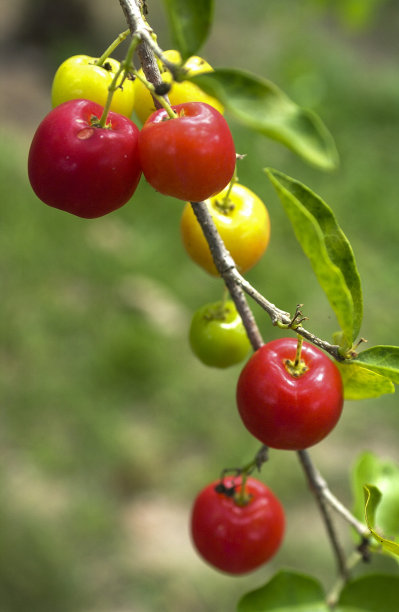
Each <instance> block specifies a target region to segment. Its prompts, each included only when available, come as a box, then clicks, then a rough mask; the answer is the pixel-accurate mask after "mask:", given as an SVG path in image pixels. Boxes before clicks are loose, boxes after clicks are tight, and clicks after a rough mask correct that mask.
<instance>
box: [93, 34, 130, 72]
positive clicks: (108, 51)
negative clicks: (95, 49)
mask: <svg viewBox="0 0 399 612" xmlns="http://www.w3.org/2000/svg"><path fill="white" fill-rule="evenodd" d="M129 34H130V30H125V31H124V32H121V33H120V34H119V36H118V38H116V39H115V40H114V42H113V43H111V44H110V46H109V47H108V48H107V49H106V50H105V51H104V53H103V54H102V56H101V57H99V58H98V59H97V60H96V61H95V62H94V63H95V64H96V65H97V66H102V65H103V64H104V62H105V60H106V59H107V58H108V57H109V56H110V55H111V53H112V52H113V51H114V50H115V49H116V47H117V46H118V45H120V44H121V42H123V41H124V40H125V38H127V37H128V36H129Z"/></svg>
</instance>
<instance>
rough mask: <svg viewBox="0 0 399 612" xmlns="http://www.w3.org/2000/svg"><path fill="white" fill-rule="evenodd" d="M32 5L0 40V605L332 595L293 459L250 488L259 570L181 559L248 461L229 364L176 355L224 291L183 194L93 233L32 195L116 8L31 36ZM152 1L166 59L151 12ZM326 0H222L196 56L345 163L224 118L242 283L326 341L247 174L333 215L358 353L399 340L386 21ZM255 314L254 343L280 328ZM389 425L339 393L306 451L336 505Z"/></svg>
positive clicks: (140, 610) (385, 8)
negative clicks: (245, 205)
mask: <svg viewBox="0 0 399 612" xmlns="http://www.w3.org/2000/svg"><path fill="white" fill-rule="evenodd" d="M42 4H43V6H44V4H45V3H44V2H43V3H32V2H25V3H23V2H22V0H20V1H18V2H16V7H14V8H13V9H11V8H10V9H9V12H8V13H7V12H6V24H7V27H5V26H4V24H3V26H2V31H1V34H2V44H1V49H2V53H4V57H5V58H6V61H3V62H2V66H1V68H0V78H1V94H0V104H1V111H2V112H1V117H2V121H1V148H0V202H1V206H0V286H1V296H2V299H1V300H0V389H1V395H0V406H1V409H0V453H1V457H2V461H1V463H0V484H1V486H0V498H1V503H0V550H1V551H2V552H1V554H0V612H25V611H26V610H28V609H29V610H30V612H50V611H51V612H64V611H65V612H72V611H74V612H77V611H80V610H82V611H83V612H94V610H96V612H153V611H154V612H155V611H158V610H165V611H167V612H186V611H187V610H190V611H192V612H208V611H209V612H214V611H216V610H217V611H218V612H231V610H234V608H235V604H236V601H237V599H238V597H239V596H240V595H241V594H243V593H244V592H246V591H247V590H249V589H251V588H253V587H256V586H259V585H261V584H262V583H263V582H264V581H265V580H266V579H267V578H268V577H270V576H271V575H273V573H274V572H275V571H276V570H277V569H278V568H279V567H291V568H296V569H299V570H301V571H309V572H314V573H315V575H316V576H317V577H318V578H320V579H321V580H322V581H323V582H324V583H325V584H326V585H331V583H332V581H333V578H334V574H335V566H334V560H333V559H332V557H331V554H330V549H329V545H328V542H327V540H326V537H325V534H324V531H323V527H322V525H321V522H320V519H319V517H318V514H317V510H316V508H315V506H314V504H313V500H312V498H311V495H310V494H309V492H308V491H307V487H306V484H305V482H304V478H303V476H302V474H301V471H300V468H299V465H298V464H297V461H296V458H295V455H293V454H291V453H284V452H277V451H275V452H272V453H271V459H270V462H269V463H268V464H267V465H265V467H264V469H263V471H262V476H261V477H262V479H264V480H265V482H267V483H268V484H269V485H270V486H271V487H272V488H273V489H274V490H275V492H276V493H277V494H278V495H279V496H280V498H281V500H282V502H283V504H284V505H285V507H286V511H287V522H288V525H287V535H286V539H285V542H284V545H283V547H282V549H281V551H280V552H279V554H278V556H277V557H276V558H275V560H274V561H273V562H272V563H271V564H269V565H268V566H267V567H264V568H262V569H260V570H259V571H257V572H255V573H254V574H252V575H250V576H246V577H242V578H238V579H233V578H230V577H228V576H224V575H221V574H218V573H216V572H214V571H213V570H212V569H211V568H208V567H207V566H206V565H204V564H203V563H202V561H200V560H199V559H198V558H197V556H196V554H195V553H194V551H193V550H192V547H191V544H190V541H189V535H188V519H189V511H190V505H191V503H192V499H193V497H194V496H195V494H196V493H197V491H198V490H199V489H200V488H202V487H203V486H204V485H205V484H207V483H208V481H210V480H211V479H214V478H216V477H217V476H218V474H219V472H220V470H221V469H222V468H223V467H227V466H236V465H241V464H242V463H244V462H246V461H248V460H249V459H250V458H251V457H252V456H253V454H254V453H255V452H256V450H257V448H258V444H257V443H256V442H255V441H254V440H253V439H252V438H251V437H250V435H249V434H248V433H247V432H246V431H244V430H243V428H242V426H241V423H240V421H239V417H238V415H237V411H236V408H235V401H234V392H235V383H236V379H237V376H238V374H239V372H240V366H237V367H234V368H232V369H230V370H228V371H222V372H219V371H214V370H210V369H207V368H205V366H202V365H201V364H199V363H198V362H197V361H196V360H195V358H194V357H193V356H192V355H191V353H190V351H189V347H188V342H187V326H188V324H189V321H190V317H191V313H192V312H193V311H194V310H195V309H196V308H198V307H199V306H201V305H202V304H203V303H205V302H207V301H213V300H216V299H219V297H220V295H221V293H222V287H221V284H220V282H219V281H218V280H215V279H212V278H210V277H208V276H207V275H206V274H205V273H204V272H203V271H202V270H200V269H199V268H196V267H195V266H194V264H193V263H192V262H191V261H189V260H188V259H187V257H186V256H185V253H184V252H183V248H182V246H181V243H180V238H179V218H180V214H181V203H180V202H178V201H175V200H173V199H166V198H164V197H162V196H159V195H158V194H156V193H155V192H153V191H152V189H151V188H149V187H148V186H147V185H146V184H145V183H144V181H142V182H141V184H140V186H139V189H138V191H137V192H136V194H135V196H134V198H133V199H132V201H131V203H129V204H128V205H126V206H125V207H124V208H123V209H121V210H120V211H117V212H115V213H113V214H111V215H109V216H107V217H105V218H103V219H98V220H93V221H84V220H80V219H77V218H76V219H75V218H73V217H71V216H68V215H66V214H63V213H61V212H60V211H56V210H53V209H50V208H48V207H46V206H44V205H42V204H41V203H40V202H39V201H38V200H37V198H36V197H35V196H34V194H33V193H32V191H31V189H30V186H29V184H28V180H27V176H26V157H27V152H28V149H29V143H30V140H31V138H32V135H33V132H34V130H35V128H36V125H37V123H38V122H39V121H40V119H41V118H42V117H43V116H44V114H45V113H46V112H48V110H49V109H50V101H49V87H50V84H51V79H52V75H53V72H54V70H55V68H56V67H57V65H58V63H60V62H61V61H62V60H63V59H64V58H65V57H67V56H68V55H71V54H74V53H88V54H92V55H98V54H99V53H100V52H101V51H102V50H103V48H105V47H106V46H107V45H108V44H109V42H110V41H111V40H112V39H113V38H114V37H115V36H116V35H117V34H118V33H119V32H120V31H122V30H123V29H124V28H125V23H124V21H123V15H122V12H121V10H120V8H119V4H118V3H116V2H115V3H114V4H115V6H109V3H105V2H99V3H94V2H89V1H88V0H87V2H81V3H80V4H79V3H77V4H78V10H79V11H81V13H82V15H83V14H86V12H87V14H88V15H89V17H90V19H89V21H88V22H87V21H85V20H83V19H82V23H83V25H82V24H80V27H76V30H75V29H73V28H70V29H69V30H68V31H65V28H64V29H63V28H62V26H61V24H62V20H61V19H59V20H57V19H56V20H54V22H53V21H52V22H51V24H50V25H51V27H50V26H49V25H48V24H47V26H46V24H45V23H44V22H43V20H42V25H41V27H42V31H41V35H40V36H39V37H36V39H34V38H32V37H31V38H29V36H27V34H26V30H24V28H23V27H22V26H21V23H20V17H19V15H20V14H21V13H18V11H17V9H19V10H22V9H23V10H25V11H28V13H27V14H28V15H29V11H32V10H33V12H35V11H38V10H39V8H40V7H41V6H42ZM72 4H76V3H72ZM148 4H149V9H150V16H149V18H150V21H151V23H152V24H153V26H154V27H155V29H156V30H157V32H158V33H159V42H160V44H161V46H162V47H164V48H168V47H169V46H170V39H169V36H168V32H167V29H166V27H165V19H164V17H163V15H162V13H161V10H162V7H161V3H160V2H156V1H150V2H149V3H148ZM327 4H328V3H325V2H324V3H323V2H316V1H315V0H313V1H311V0H301V1H299V2H294V1H292V0H284V1H283V0H279V1H278V0H274V1H271V0H270V1H269V2H268V3H263V2H257V3H247V5H246V6H245V11H244V10H243V8H242V3H241V2H239V1H238V0H219V2H217V3H216V15H215V24H214V27H213V30H212V34H211V37H210V39H209V41H208V42H207V44H206V46H205V48H204V49H203V50H202V54H203V55H204V56H206V57H207V59H208V60H209V61H210V63H211V64H212V65H214V66H227V65H230V66H231V65H234V66H237V67H243V68H246V69H251V70H252V71H254V72H257V73H258V74H261V75H263V76H266V77H268V78H270V79H271V80H274V81H275V82H276V83H277V84H278V85H279V86H280V87H281V88H282V89H284V90H285V91H286V92H287V93H288V94H289V95H290V96H291V97H292V98H293V99H295V100H296V101H297V102H298V103H300V104H303V105H305V106H310V107H312V108H313V109H315V110H316V111H317V112H318V113H319V114H320V115H321V116H322V118H323V120H324V121H325V122H326V124H327V125H328V126H329V128H330V130H331V131H332V133H333V134H334V136H335V138H336V142H337V146H338V149H339V152H340V155H341V166H340V168H339V169H338V170H337V171H336V172H335V173H332V174H323V173H320V172H319V171H317V170H315V169H313V168H311V167H308V166H306V165H305V164H304V163H303V162H302V161H300V160H298V159H297V158H295V157H294V155H293V154H291V153H290V152H288V151H286V150H285V149H284V148H283V147H281V146H280V145H278V144H276V143H273V142H271V141H269V140H266V139H263V138H261V137H258V136H254V135H253V134H250V133H248V132H246V131H245V130H243V129H242V128H241V127H240V126H239V125H238V124H236V123H234V122H231V127H232V130H233V133H234V137H235V140H236V146H237V150H238V151H239V152H240V153H245V154H246V158H245V160H244V161H243V162H241V164H240V167H239V177H240V180H241V182H243V183H244V184H246V185H248V186H249V187H250V188H251V189H253V190H254V191H255V192H256V193H258V195H260V196H261V197H262V199H263V200H264V201H265V203H266V204H267V206H268V209H269V212H270V216H271V221H272V239H271V244H270V247H269V249H268V251H267V253H266V255H265V257H264V259H263V260H262V262H261V263H260V264H259V265H258V266H257V267H256V268H255V269H254V270H252V271H251V272H249V273H248V279H249V280H250V281H251V282H253V284H254V285H255V286H256V287H257V288H258V289H259V290H260V291H262V292H263V293H264V294H265V295H266V296H267V297H268V299H270V300H271V301H272V302H274V303H276V304H277V305H278V306H279V307H281V308H283V309H285V310H288V311H291V312H292V311H293V310H294V309H295V305H296V304H297V303H298V302H303V303H304V304H305V306H304V311H305V313H306V315H307V316H309V318H310V320H309V322H308V327H309V329H311V330H312V331H314V332H315V333H316V334H318V335H320V336H322V337H324V338H326V339H329V338H330V336H331V333H332V332H333V331H335V329H336V322H335V320H334V315H333V314H332V313H331V311H330V309H329V307H328V304H327V302H326V300H325V298H324V296H323V295H322V294H321V291H320V289H319V287H318V285H317V283H316V281H315V280H314V278H313V276H312V273H311V270H310V268H309V266H308V264H307V261H306V260H305V258H304V257H303V255H302V253H301V251H300V248H299V247H298V245H297V244H296V242H295V239H294V236H293V232H292V229H291V228H290V226H289V224H288V221H287V219H286V218H285V216H284V213H283V212H282V209H281V207H280V204H279V202H278V200H277V198H276V196H275V194H274V192H273V189H272V187H271V186H270V185H269V184H268V182H267V179H266V177H265V175H264V174H263V172H262V168H263V167H265V166H272V167H275V168H278V169H280V170H282V171H283V172H286V173H287V174H289V175H291V176H293V177H295V178H298V179H299V180H302V181H303V182H305V183H306V184H308V185H309V186H310V187H312V188H313V189H314V190H315V191H316V192H317V193H319V194H320V195H321V196H322V197H323V198H324V199H325V200H326V201H327V202H328V203H329V204H330V205H331V206H332V208H333V210H334V211H335V213H336V215H337V218H338V221H339V223H340V224H341V226H342V228H343V229H344V231H345V233H346V235H347V236H348V238H349V239H350V241H351V243H352V245H353V248H354V251H355V255H356V258H357V262H358V266H359V270H360V274H361V278H362V281H363V288H364V295H365V316H364V325H363V329H362V335H363V336H364V337H366V338H367V339H368V341H369V344H370V346H371V345H373V344H396V345H398V344H399V322H398V317H397V296H398V292H397V278H398V275H399V259H398V257H397V255H398V238H399V229H398V222H397V219H398V216H397V206H398V199H399V190H398V178H397V177H398V170H399V162H398V159H399V155H398V154H399V144H398V143H399V79H398V68H397V37H396V32H397V27H398V25H399V10H398V7H397V5H396V4H395V2H385V3H382V6H381V8H380V9H379V10H378V11H377V12H376V14H375V16H374V18H373V20H371V21H370V22H368V23H367V24H365V25H364V26H363V27H361V28H360V27H354V26H353V25H352V26H350V25H349V24H348V22H347V21H343V20H342V19H341V18H339V16H338V15H337V13H336V12H334V10H332V9H328V8H326V6H327ZM94 5H95V6H94ZM22 14H23V12H22ZM75 23H76V25H77V26H78V25H79V23H78V21H75ZM88 24H89V25H88ZM46 27H47V29H46ZM24 32H25V33H24ZM46 32H47V35H45V33H46ZM73 34H74V35H73ZM228 119H229V118H228ZM254 312H255V314H256V317H257V320H258V323H259V326H260V328H261V330H262V332H263V334H264V337H265V339H266V340H267V339H271V338H274V337H277V336H278V335H279V333H281V332H278V331H277V330H275V329H273V328H272V327H271V325H270V322H269V320H268V319H267V317H266V315H265V314H263V313H262V312H261V311H260V309H258V308H257V307H254ZM398 424H399V418H398V412H397V399H396V397H395V395H393V396H389V397H388V396H387V397H384V398H381V399H376V400H368V401H364V402H361V403H355V402H348V403H347V406H346V409H345V413H344V416H343V418H342V420H341V422H340V423H339V425H338V426H337V428H336V430H335V431H334V432H333V433H332V435H331V436H330V437H329V438H328V439H327V440H326V441H325V442H323V443H322V444H320V445H318V446H317V447H315V448H314V449H312V451H311V455H312V456H313V458H314V460H315V462H316V464H317V465H318V467H319V468H320V469H321V471H322V473H323V474H324V475H325V476H326V477H327V478H328V481H329V483H330V485H331V487H332V489H333V490H334V492H336V493H338V494H339V495H340V496H341V497H342V499H343V500H344V501H345V502H347V503H348V504H350V503H351V501H350V500H351V496H350V476H349V473H348V466H350V465H352V464H353V463H354V462H355V460H356V457H357V455H358V453H359V452H362V451H363V450H373V451H375V452H377V453H379V454H381V455H382V456H388V457H391V458H394V459H399V453H398V448H397V431H398ZM337 524H338V526H339V527H340V528H341V527H342V533H343V536H342V537H343V539H344V542H345V543H346V546H347V547H348V549H349V548H350V546H351V541H350V539H349V537H348V534H347V533H346V531H347V530H346V527H345V525H343V524H342V523H341V522H339V521H338V523H337ZM377 567H379V566H378V565H372V569H376V568H377ZM390 569H392V568H390Z"/></svg>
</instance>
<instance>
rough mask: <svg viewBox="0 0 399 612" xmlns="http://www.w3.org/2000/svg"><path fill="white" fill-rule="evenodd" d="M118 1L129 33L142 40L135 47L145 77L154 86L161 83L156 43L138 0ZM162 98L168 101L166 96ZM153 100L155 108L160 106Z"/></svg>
mask: <svg viewBox="0 0 399 612" xmlns="http://www.w3.org/2000/svg"><path fill="white" fill-rule="evenodd" d="M119 3H120V5H121V7H122V10H123V12H124V15H125V18H126V21H127V24H128V26H129V29H130V31H131V33H132V34H136V35H137V36H139V37H140V39H141V41H142V42H141V43H140V45H139V46H138V48H137V53H138V56H139V58H140V63H141V67H142V69H143V72H144V75H145V77H146V79H147V80H148V81H150V83H152V84H153V85H155V86H157V85H161V84H162V83H163V80H162V77H161V73H160V71H159V66H158V63H157V61H156V57H155V55H154V51H153V49H154V47H158V45H156V43H155V42H154V41H153V40H152V38H151V32H152V30H151V28H150V26H149V25H148V24H147V22H146V21H145V20H144V18H143V15H142V14H141V10H140V7H141V2H140V0H119ZM164 98H165V99H166V100H167V101H169V100H168V97H167V96H164ZM153 100H154V105H155V108H161V104H160V102H159V101H158V100H157V99H156V98H153Z"/></svg>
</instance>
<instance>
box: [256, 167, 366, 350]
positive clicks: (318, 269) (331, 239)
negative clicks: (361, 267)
mask: <svg viewBox="0 0 399 612" xmlns="http://www.w3.org/2000/svg"><path fill="white" fill-rule="evenodd" d="M265 172H266V174H267V175H268V177H269V179H270V180H271V182H272V184H273V186H274V187H275V189H276V191H277V194H278V196H279V198H280V200H281V203H282V204H283V206H284V209H285V211H286V213H287V215H288V217H289V219H290V221H291V224H292V226H293V229H294V232H295V235H296V237H297V240H298V241H299V243H300V245H301V246H302V249H303V251H304V253H305V255H306V256H307V257H308V259H309V261H310V264H311V266H312V268H313V271H314V273H315V274H316V277H317V280H318V281H319V283H320V285H321V287H322V289H323V291H324V292H325V294H326V296H327V298H328V300H329V302H330V304H331V307H332V309H333V310H334V312H335V315H336V317H337V319H338V323H339V325H340V327H341V329H342V332H343V334H344V339H345V345H346V346H344V348H350V347H351V346H352V343H353V340H354V339H355V338H356V336H357V335H358V333H359V330H360V325H361V321H362V314H363V298H362V289H361V284H360V277H359V273H358V270H357V267H356V262H355V258H354V255H353V251H352V247H351V245H350V243H349V241H348V239H347V238H346V236H345V234H344V233H343V231H342V230H341V228H340V227H339V225H338V223H337V221H336V219H335V216H334V214H333V212H332V210H331V208H330V207H329V206H328V205H327V204H326V203H325V202H324V201H323V200H322V199H321V198H320V197H319V196H318V195H316V194H315V193H314V192H313V191H311V190H310V189H309V188H308V187H306V186H305V185H303V184H302V183H300V182H299V181H296V180H294V179H292V178H290V177H289V176H286V175H285V174H283V173H281V172H278V171H277V170H273V169H271V168H267V169H266V170H265Z"/></svg>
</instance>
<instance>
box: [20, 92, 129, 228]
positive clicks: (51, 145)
mask: <svg viewBox="0 0 399 612" xmlns="http://www.w3.org/2000/svg"><path fill="white" fill-rule="evenodd" d="M102 112H103V108H102V107H101V106H100V105H98V104H96V103H95V102H91V101H90V100H71V101H69V102H65V103H63V104H60V105H59V106H57V107H56V108H54V109H53V110H52V111H51V112H50V113H49V114H48V115H47V116H46V117H45V118H44V119H43V121H42V122H41V123H40V125H39V127H38V128H37V130H36V133H35V135H34V137H33V140H32V144H31V147H30V151H29V159H28V174H29V180H30V183H31V186H32V188H33V190H34V192H35V193H36V195H37V196H38V197H39V198H40V199H41V200H42V201H43V202H45V204H48V205H49V206H53V207H54V208H60V209H61V210H65V211H67V212H70V213H72V214H74V215H77V216H78V217H85V218H93V217H100V216H102V215H105V214H107V213H109V212H111V211H113V210H116V209H117V208H119V207H120V206H122V205H123V204H125V203H126V202H127V201H128V200H129V199H130V198H131V196H132V195H133V193H134V191H135V189H136V187H137V185H138V182H139V180H140V176H141V167H140V161H139V154H138V134H139V130H138V128H137V126H136V125H135V124H134V123H133V122H132V121H130V119H128V118H127V117H124V116H123V115H120V114H118V113H113V112H110V113H109V114H108V118H107V125H106V127H104V128H101V127H97V126H96V125H95V124H93V119H95V118H97V119H99V118H100V117H101V115H102Z"/></svg>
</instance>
